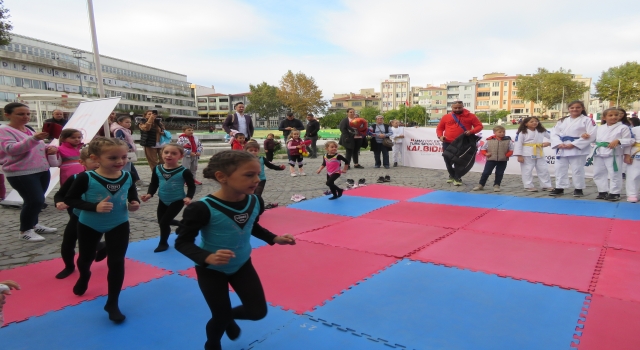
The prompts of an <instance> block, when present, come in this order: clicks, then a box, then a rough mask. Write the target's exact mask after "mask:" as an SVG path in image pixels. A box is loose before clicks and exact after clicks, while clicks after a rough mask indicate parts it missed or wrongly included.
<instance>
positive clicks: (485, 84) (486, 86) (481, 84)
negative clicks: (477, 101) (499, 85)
mask: <svg viewBox="0 0 640 350" xmlns="http://www.w3.org/2000/svg"><path fill="white" fill-rule="evenodd" d="M488 87H489V83H480V84H478V88H479V89H482V88H488Z"/></svg>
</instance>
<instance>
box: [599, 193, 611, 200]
mask: <svg viewBox="0 0 640 350" xmlns="http://www.w3.org/2000/svg"><path fill="white" fill-rule="evenodd" d="M608 195H609V193H607V192H598V196H596V199H607V196H608Z"/></svg>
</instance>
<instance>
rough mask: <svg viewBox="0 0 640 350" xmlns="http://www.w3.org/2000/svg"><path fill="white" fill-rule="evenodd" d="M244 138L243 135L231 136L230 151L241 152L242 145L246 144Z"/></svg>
mask: <svg viewBox="0 0 640 350" xmlns="http://www.w3.org/2000/svg"><path fill="white" fill-rule="evenodd" d="M245 138H246V137H245V136H244V134H243V133H237V134H235V135H233V139H232V140H231V149H232V150H234V151H243V150H244V144H245V143H247V142H246V140H245Z"/></svg>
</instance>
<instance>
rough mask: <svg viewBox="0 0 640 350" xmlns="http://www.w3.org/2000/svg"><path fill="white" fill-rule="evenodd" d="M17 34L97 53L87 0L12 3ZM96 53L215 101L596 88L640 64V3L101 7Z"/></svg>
mask: <svg viewBox="0 0 640 350" xmlns="http://www.w3.org/2000/svg"><path fill="white" fill-rule="evenodd" d="M4 4H5V7H6V8H8V9H9V10H10V14H11V21H12V23H13V25H14V30H13V32H14V33H17V34H22V35H26V36H30V37H34V38H38V39H43V40H47V41H51V42H55V43H59V44H63V45H67V46H71V47H76V48H80V49H83V50H91V35H90V31H89V23H88V17H87V8H86V1H83V0H55V1H51V0H4ZM94 7H95V8H94V9H95V15H96V22H97V31H98V40H99V44H100V52H101V53H102V54H105V55H109V56H112V57H116V58H120V59H124V60H128V61H133V62H137V63H141V64H145V65H149V66H153V67H157V68H162V69H166V70H170V71H174V72H178V73H183V74H187V76H188V80H189V81H190V82H192V83H196V84H199V85H205V86H210V85H214V86H215V87H216V90H217V92H222V93H239V92H245V91H248V86H249V84H258V83H260V82H262V81H266V82H267V83H269V84H272V85H278V83H279V80H280V78H281V77H282V75H283V74H284V73H286V71H287V70H292V71H294V72H298V71H301V72H304V73H305V74H307V75H310V76H313V77H314V78H315V79H316V82H317V84H318V86H319V87H320V88H321V89H322V90H323V91H324V96H325V97H327V98H330V97H331V96H332V94H333V93H340V92H349V91H351V92H356V91H358V90H359V89H360V88H367V87H375V88H376V90H379V89H380V80H381V79H384V78H385V77H387V76H388V75H389V74H395V73H408V74H410V76H411V84H412V85H413V86H415V85H421V86H425V85H426V84H441V83H446V82H448V81H456V80H457V81H467V80H469V79H471V78H472V77H481V76H482V75H483V74H485V73H490V72H504V73H507V74H527V73H533V72H535V70H536V69H537V68H538V67H545V68H548V69H557V68H560V67H563V68H565V69H567V68H568V69H571V70H572V71H573V72H574V73H578V74H583V75H585V76H590V77H592V78H593V79H594V82H595V81H596V80H597V78H598V76H599V75H600V74H601V72H602V71H603V70H606V69H607V68H609V67H611V66H616V65H619V64H622V63H624V62H626V61H633V60H639V59H640V1H637V0H609V1H600V0H598V1H595V0H582V1H567V0H537V1H532V2H524V1H513V0H510V1H507V0H484V1H478V0H452V1H437V2H436V1H424V0H394V1H381V0H367V1H364V0H322V1H316V0H313V1H311V0H308V1H307V0H296V1H292V0H246V1H239V0H183V1H169V0H133V1H132V0H108V1H107V0H94Z"/></svg>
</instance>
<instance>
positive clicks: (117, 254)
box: [78, 221, 129, 304]
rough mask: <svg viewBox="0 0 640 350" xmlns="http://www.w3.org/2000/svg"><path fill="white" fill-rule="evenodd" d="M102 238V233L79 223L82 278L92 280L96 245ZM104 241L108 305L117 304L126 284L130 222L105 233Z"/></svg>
mask: <svg viewBox="0 0 640 350" xmlns="http://www.w3.org/2000/svg"><path fill="white" fill-rule="evenodd" d="M101 238H102V232H98V231H96V230H94V229H92V228H91V227H89V226H87V225H84V224H82V223H80V222H79V223H78V271H79V272H80V278H85V279H87V280H88V279H89V278H90V276H91V263H93V259H95V257H96V245H97V244H98V242H100V239H101ZM104 240H105V243H106V245H107V266H108V267H109V272H108V273H107V283H108V286H109V287H108V291H109V294H108V298H107V304H112V303H116V304H117V303H118V297H119V296H120V290H121V289H122V283H123V282H124V256H125V254H126V253H127V248H128V247H129V221H127V222H124V223H122V224H120V225H118V226H116V227H114V228H113V229H112V230H111V231H109V232H105V234H104Z"/></svg>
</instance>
